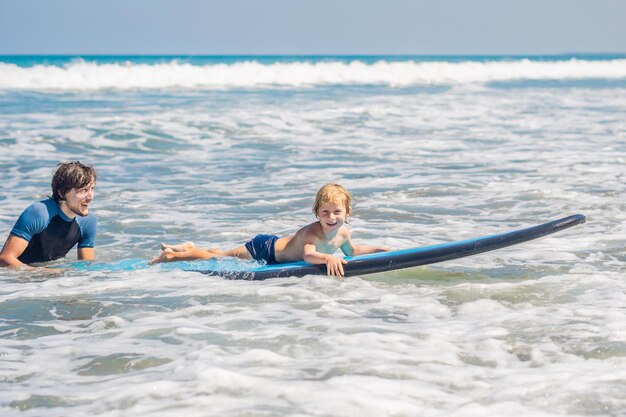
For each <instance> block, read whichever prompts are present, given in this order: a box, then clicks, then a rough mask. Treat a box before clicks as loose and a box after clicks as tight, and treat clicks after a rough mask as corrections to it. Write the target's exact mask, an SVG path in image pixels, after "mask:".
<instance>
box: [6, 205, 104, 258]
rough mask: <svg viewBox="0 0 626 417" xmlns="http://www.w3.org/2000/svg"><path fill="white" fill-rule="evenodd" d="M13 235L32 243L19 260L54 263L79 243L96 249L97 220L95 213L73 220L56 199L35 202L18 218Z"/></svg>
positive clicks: (84, 246) (12, 231)
mask: <svg viewBox="0 0 626 417" xmlns="http://www.w3.org/2000/svg"><path fill="white" fill-rule="evenodd" d="M11 234H12V235H14V236H17V237H21V238H22V239H24V240H26V241H27V242H28V246H27V247H26V249H25V250H24V252H23V253H22V254H21V255H20V256H19V257H18V259H19V260H20V261H21V262H23V263H25V264H31V263H34V262H45V261H52V260H55V259H59V258H62V257H64V256H65V255H66V254H67V253H68V252H69V251H70V249H72V248H73V247H74V245H76V243H78V247H79V248H93V246H94V240H95V237H96V217H95V216H94V215H92V214H88V215H87V216H84V217H82V216H76V217H75V218H73V219H71V218H69V217H67V216H66V215H65V213H63V212H62V211H61V207H60V206H59V204H58V203H57V202H56V201H54V200H53V199H52V198H48V199H47V200H42V201H39V202H37V203H34V204H32V205H30V206H28V207H27V208H26V210H24V212H23V213H22V215H21V216H20V217H19V219H17V222H16V223H15V226H13V230H11Z"/></svg>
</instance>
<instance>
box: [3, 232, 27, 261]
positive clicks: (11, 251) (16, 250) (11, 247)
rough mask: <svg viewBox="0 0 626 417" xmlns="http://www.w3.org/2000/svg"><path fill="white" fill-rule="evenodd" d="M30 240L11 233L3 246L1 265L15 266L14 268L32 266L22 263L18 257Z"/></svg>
mask: <svg viewBox="0 0 626 417" xmlns="http://www.w3.org/2000/svg"><path fill="white" fill-rule="evenodd" d="M27 247H28V242H27V241H26V240H25V239H22V238H21V237H18V236H15V235H9V237H8V238H7V241H6V242H5V243H4V246H3V247H2V251H1V252H0V267H6V266H8V267H13V268H29V269H30V268H31V267H30V266H28V265H26V264H25V263H22V262H21V261H20V260H19V259H18V258H19V257H20V255H21V254H22V253H24V251H25V250H26V248H27Z"/></svg>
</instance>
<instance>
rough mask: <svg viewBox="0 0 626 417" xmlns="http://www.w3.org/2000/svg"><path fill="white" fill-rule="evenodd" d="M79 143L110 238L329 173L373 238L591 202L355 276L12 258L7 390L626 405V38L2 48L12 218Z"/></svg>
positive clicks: (612, 411)
mask: <svg viewBox="0 0 626 417" xmlns="http://www.w3.org/2000/svg"><path fill="white" fill-rule="evenodd" d="M70 160H80V161H81V162H84V163H87V164H91V165H94V166H95V167H96V168H97V170H98V183H97V187H96V196H95V200H94V201H93V203H92V204H91V206H90V210H91V212H92V213H93V214H95V215H96V216H97V219H98V235H97V239H96V255H97V259H98V261H99V262H101V263H105V264H106V263H112V264H114V263H119V262H120V261H124V260H147V259H150V258H152V257H153V256H155V255H157V254H158V252H159V243H160V242H181V241H194V242H195V243H196V244H198V245H200V246H207V247H221V248H230V247H234V246H239V245H241V244H242V243H244V242H245V241H246V240H247V239H249V238H251V237H252V236H254V235H255V234H257V233H274V234H279V235H288V234H290V233H293V232H294V231H296V230H297V229H298V228H299V227H302V226H304V225H306V224H308V223H310V222H312V221H315V217H314V215H313V213H312V212H311V206H312V203H313V199H314V195H315V193H316V191H317V190H318V189H319V188H320V187H321V186H322V185H323V184H324V183H326V182H337V183H341V184H343V185H344V186H345V187H346V188H347V189H349V190H350V191H351V192H352V194H353V197H354V207H353V211H354V215H353V217H352V218H351V219H350V225H349V226H350V228H351V231H352V235H353V239H354V240H355V241H356V242H357V243H363V244H372V245H385V246H387V247H390V248H397V249H403V248H409V247H415V246H422V245H431V244H438V243H445V242H449V241H454V240H461V239H467V238H473V237H477V236H481V235H485V234H492V233H498V232H503V231H509V230H513V229H516V228H522V227H526V226H530V225H534V224H538V223H542V222H544V221H547V220H551V219H555V218H559V217H563V216H565V215H570V214H575V213H582V214H585V215H586V216H587V223H586V224H584V225H581V226H576V227H575V228H572V229H568V230H566V231H563V232H561V233H558V234H555V235H552V236H550V237H546V238H543V239H540V240H536V241H532V242H528V243H524V244H522V245H518V246H514V247H510V248H507V249H502V250H498V251H494V252H489V253H485V254H482V255H478V256H473V257H468V258H464V259H459V260H455V261H449V262H445V263H441V264H435V265H431V266H426V267H419V268H413V269H407V270H401V271H394V272H389V273H381V274H376V275H366V276H361V277H352V278H347V279H337V278H329V277H325V276H307V277H305V278H287V279H275V280H268V281H263V282H254V281H229V280H225V279H222V278H219V277H209V276H205V275H202V274H199V273H195V272H185V271H183V270H179V269H175V268H162V267H159V266H155V267H151V268H140V269H136V270H130V271H124V270H116V269H114V268H112V269H109V270H107V269H106V268H100V269H98V268H94V269H92V270H87V271H85V270H80V269H79V268H77V269H72V268H70V269H66V270H65V272H63V273H62V274H61V275H59V276H50V275H48V274H47V273H45V272H38V271H36V272H29V271H14V270H8V269H2V270H0V414H1V415H3V416H9V415H20V416H47V417H56V416H58V417H62V416H63V417H64V416H83V415H84V416H87V415H88V416H107V417H108V416H111V417H112V416H120V417H121V416H124V417H126V416H187V417H193V416H220V417H226V416H418V415H419V416H477V415H494V416H495V415H497V416H562V415H571V416H597V415H606V416H624V415H626V279H625V272H626V253H625V252H626V249H625V246H626V202H625V201H626V200H625V198H624V197H625V196H626V56H608V55H607V56H603V55H599V56H555V57H331V56H329V57H82V58H80V57H2V58H0V184H1V192H0V235H1V239H3V240H4V239H5V237H6V236H7V235H8V234H9V232H10V230H11V228H12V227H13V224H14V222H15V220H16V219H17V217H18V216H19V214H20V213H21V211H22V210H23V209H24V208H25V207H27V206H28V205H29V204H31V203H32V202H34V201H37V200H40V199H43V198H45V197H46V195H48V194H49V192H50V190H49V184H50V178H51V174H52V172H53V169H54V167H55V165H56V164H57V163H58V162H61V161H70ZM75 257H76V255H75V251H72V252H70V253H69V254H68V258H66V259H65V260H61V261H57V262H54V263H53V265H55V264H57V263H59V262H60V263H65V264H66V263H67V262H69V261H72V260H73V259H75ZM129 262H132V261H129Z"/></svg>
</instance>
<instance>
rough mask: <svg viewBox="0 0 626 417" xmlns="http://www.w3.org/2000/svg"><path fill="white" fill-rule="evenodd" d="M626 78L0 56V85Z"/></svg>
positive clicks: (502, 68)
mask: <svg viewBox="0 0 626 417" xmlns="http://www.w3.org/2000/svg"><path fill="white" fill-rule="evenodd" d="M596 78H597V79H609V80H612V79H624V78H626V59H616V60H597V61H585V60H577V59H570V60H567V61H551V62H546V61H531V60H527V59H524V60H515V61H487V62H476V61H466V62H444V61H440V62H437V61H429V62H415V61H404V62H387V61H382V60H381V61H378V62H375V63H365V62H362V61H352V62H292V63H273V64H263V63H259V62H255V61H247V62H237V63H233V64H211V65H192V64H189V63H183V62H177V61H172V62H168V63H159V64H136V63H135V64H133V63H130V62H127V63H124V64H119V63H113V64H110V63H107V64H102V63H94V62H85V61H74V62H72V63H69V64H66V65H64V66H62V67H61V66H53V65H35V66H32V67H20V66H18V65H15V64H9V63H0V89H26V90H37V91H48V90H57V91H59V90H60V91H65V90H99V89H118V90H127V89H163V88H194V89H198V88H199V89H230V88H256V87H311V86H323V85H382V86H390V87H407V86H430V85H459V84H465V85H467V84H483V83H488V82H498V81H516V80H577V79H596Z"/></svg>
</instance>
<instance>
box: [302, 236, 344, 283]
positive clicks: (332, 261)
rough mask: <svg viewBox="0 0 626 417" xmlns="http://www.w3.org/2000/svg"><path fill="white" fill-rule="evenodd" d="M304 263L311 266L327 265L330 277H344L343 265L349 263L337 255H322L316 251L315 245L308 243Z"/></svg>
mask: <svg viewBox="0 0 626 417" xmlns="http://www.w3.org/2000/svg"><path fill="white" fill-rule="evenodd" d="M303 258H304V261H305V262H308V263H310V264H326V271H327V273H328V275H335V276H340V277H342V276H343V275H344V271H343V265H344V264H347V263H348V262H347V261H346V260H345V259H342V258H338V257H337V256H335V255H329V254H327V253H321V252H318V251H317V250H315V245H314V244H311V243H307V244H305V245H304V257H303Z"/></svg>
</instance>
